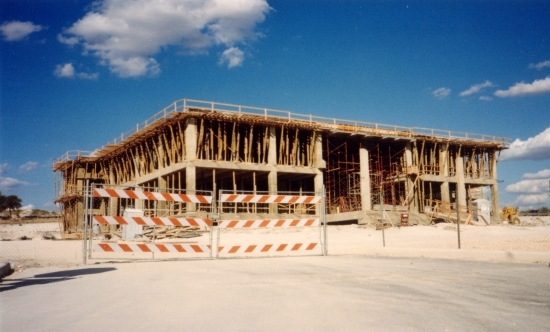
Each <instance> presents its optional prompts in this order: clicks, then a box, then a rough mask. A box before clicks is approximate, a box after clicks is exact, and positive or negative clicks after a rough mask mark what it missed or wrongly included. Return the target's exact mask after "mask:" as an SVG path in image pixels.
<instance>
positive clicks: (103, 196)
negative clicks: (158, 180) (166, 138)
mask: <svg viewBox="0 0 550 332" xmlns="http://www.w3.org/2000/svg"><path fill="white" fill-rule="evenodd" d="M89 193H90V195H89V198H87V199H89V201H87V204H86V213H85V214H86V215H87V217H86V220H90V222H91V223H92V224H93V225H97V226H95V227H97V228H98V229H100V230H101V231H100V233H101V234H97V231H94V235H95V236H89V237H88V238H89V242H88V244H87V247H88V249H87V250H88V251H89V257H90V258H95V259H101V258H106V259H113V258H115V257H113V256H117V255H118V256H117V258H120V259H151V258H170V259H172V258H190V257H192V258H211V257H212V235H213V232H212V230H213V227H212V225H213V221H212V220H211V219H210V218H207V217H206V216H207V215H211V214H212V211H213V208H212V202H213V195H212V192H208V191H201V192H193V193H192V194H189V193H186V192H185V191H184V190H177V189H165V188H162V189H156V188H140V187H134V188H132V189H128V188H123V187H120V186H107V185H101V187H96V186H94V185H92V186H91V188H90V190H89ZM188 204H191V207H192V208H193V211H189V210H188V208H189V205H188ZM136 206H138V208H136ZM197 209H198V210H199V211H197ZM182 214H183V215H185V217H182V216H181V215H182ZM158 215H161V216H158ZM108 226H111V227H108ZM151 226H152V227H151ZM95 227H94V228H93V229H95ZM144 227H145V228H144ZM160 227H162V228H160ZM188 227H196V228H198V229H197V230H196V232H195V231H194V232H192V233H183V230H184V228H188ZM159 230H162V231H163V232H164V235H163V236H162V237H163V238H162V239H160V236H159V235H158V234H157V232H158V231H159ZM180 230H181V231H180ZM166 233H169V234H170V236H171V237H166ZM182 234H183V235H182ZM180 235H181V236H182V237H181V238H180V237H178V236H180ZM186 235H187V236H186ZM119 236H120V237H121V238H120V239H119ZM85 237H86V236H85ZM94 237H95V238H96V239H95V240H94ZM98 238H99V239H100V241H97V239H98ZM144 240H145V241H146V242H144ZM85 241H86V239H85ZM119 254H120V255H119ZM92 256H93V257H92Z"/></svg>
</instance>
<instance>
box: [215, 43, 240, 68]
mask: <svg viewBox="0 0 550 332" xmlns="http://www.w3.org/2000/svg"><path fill="white" fill-rule="evenodd" d="M243 60H244V53H243V51H241V50H240V49H239V48H238V47H230V48H228V49H227V50H225V51H223V53H222V56H221V57H220V61H219V64H224V63H226V62H227V67H228V68H233V67H238V66H240V65H242V63H243Z"/></svg>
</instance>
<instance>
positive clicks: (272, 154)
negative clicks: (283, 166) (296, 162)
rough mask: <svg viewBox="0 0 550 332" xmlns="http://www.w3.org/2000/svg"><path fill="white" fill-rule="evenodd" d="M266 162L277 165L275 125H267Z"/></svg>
mask: <svg viewBox="0 0 550 332" xmlns="http://www.w3.org/2000/svg"><path fill="white" fill-rule="evenodd" d="M267 164H268V165H273V166H276V165H277V132H276V130H275V127H269V146H268V150H267Z"/></svg>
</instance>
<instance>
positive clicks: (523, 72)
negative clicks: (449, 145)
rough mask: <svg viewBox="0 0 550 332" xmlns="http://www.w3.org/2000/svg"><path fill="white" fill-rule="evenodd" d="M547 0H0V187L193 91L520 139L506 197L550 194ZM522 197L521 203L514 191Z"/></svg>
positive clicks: (50, 193)
mask: <svg viewBox="0 0 550 332" xmlns="http://www.w3.org/2000/svg"><path fill="white" fill-rule="evenodd" d="M549 17H550V2H547V1H511V0H510V1H489V0H487V1H397V0H396V1H359V0H357V1H353V0H349V1H328V0H326V1H323V0H316V1H314V0H293V1H281V0H279V1H271V0H267V1H265V0H241V1H227V0H210V1H194V0H193V1H184V0H181V1H177V0H165V1H160V0H157V1H148V0H136V1H120V0H111V1H108V0H104V1H97V2H92V1H80V0H71V1H69V0H67V1H60V0H56V1H54V0H51V1H48V0H43V1H39V0H33V1H30V0H17V1H15V0H14V1H11V0H2V1H0V33H1V34H0V191H2V193H3V194H4V195H6V194H14V195H18V196H19V197H21V198H22V199H23V204H24V205H33V206H34V207H36V208H41V209H53V208H54V206H53V204H52V201H53V199H54V188H53V182H54V175H53V173H52V171H51V166H52V163H53V161H54V160H55V159H56V158H57V157H59V156H61V155H62V154H63V153H65V152H66V151H67V150H94V149H96V148H98V147H100V146H102V145H104V144H105V143H107V142H108V141H111V140H112V139H113V138H115V137H116V136H118V135H120V133H122V132H126V131H128V130H129V129H131V128H132V127H134V126H135V125H136V124H137V123H141V122H143V121H144V120H145V119H146V118H148V117H149V116H151V115H152V114H154V113H156V112H157V111H159V110H160V109H162V108H164V107H165V106H167V105H169V104H170V103H172V102H173V101H175V100H179V99H182V98H191V99H199V100H207V101H217V102H224V103H233V104H242V105H249V106H259V107H267V108H272V109H282V110H289V111H292V112H295V113H304V114H314V115H319V116H328V117H338V118H344V119H352V120H362V121H370V122H379V123H385V124H395V125H402V126H411V127H427V128H437V129H448V130H453V131H460V132H472V133H483V134H491V135H497V136H504V137H508V138H510V143H511V148H510V149H509V150H507V151H506V152H504V153H503V154H502V155H501V158H500V161H499V180H501V181H502V183H501V184H500V189H501V199H503V200H508V201H510V202H511V203H514V204H517V205H522V206H541V205H546V206H550V197H549V194H550V193H549V190H550V189H549V188H548V182H549V181H550V19H549ZM514 200H515V201H514Z"/></svg>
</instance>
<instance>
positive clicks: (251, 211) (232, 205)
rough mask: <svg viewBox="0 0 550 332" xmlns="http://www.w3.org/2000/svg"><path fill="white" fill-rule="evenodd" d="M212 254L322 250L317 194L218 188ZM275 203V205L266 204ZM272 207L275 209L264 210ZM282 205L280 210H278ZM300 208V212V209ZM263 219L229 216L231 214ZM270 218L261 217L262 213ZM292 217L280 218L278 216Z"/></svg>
mask: <svg viewBox="0 0 550 332" xmlns="http://www.w3.org/2000/svg"><path fill="white" fill-rule="evenodd" d="M219 197H220V199H219V211H220V214H219V219H218V234H217V235H218V236H217V246H215V249H216V250H217V251H216V257H241V256H256V257H259V256H287V255H315V254H323V253H324V249H323V248H324V243H325V241H324V238H323V230H322V226H323V224H322V223H321V220H322V218H321V216H320V215H318V214H316V213H317V212H318V211H320V210H322V209H320V208H317V206H319V205H321V204H322V203H323V197H322V196H321V195H314V194H312V195H304V194H302V195H299V194H297V193H285V194H264V193H260V194H251V193H229V192H224V191H222V192H220V196H219ZM270 204H271V205H276V207H275V208H273V207H271V208H270V207H269V205H270ZM269 209H271V212H273V210H276V211H275V213H271V214H266V213H267V212H270V211H269ZM281 209H282V211H281ZM300 212H301V213H300ZM240 215H246V216H260V215H261V216H263V217H264V219H260V218H257V219H256V218H251V219H237V218H235V219H232V218H231V217H234V216H240ZM266 215H267V216H268V217H273V218H269V219H268V218H265V216H266ZM283 215H284V216H292V217H295V218H287V219H281V218H278V217H281V216H283Z"/></svg>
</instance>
